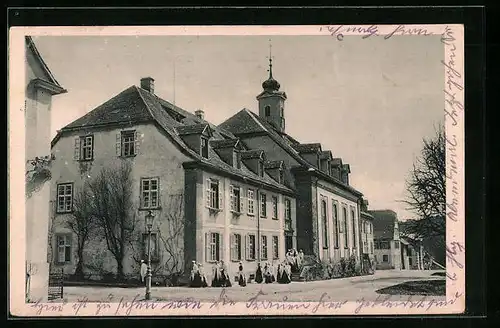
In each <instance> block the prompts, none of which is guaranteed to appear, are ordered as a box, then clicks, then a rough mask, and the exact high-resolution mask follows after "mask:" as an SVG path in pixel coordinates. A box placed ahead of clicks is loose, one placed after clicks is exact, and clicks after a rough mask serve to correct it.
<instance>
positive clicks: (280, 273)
mask: <svg viewBox="0 0 500 328" xmlns="http://www.w3.org/2000/svg"><path fill="white" fill-rule="evenodd" d="M282 276H283V264H282V263H278V270H277V271H276V281H277V282H278V283H279V284H281V280H282V279H283V277H282Z"/></svg>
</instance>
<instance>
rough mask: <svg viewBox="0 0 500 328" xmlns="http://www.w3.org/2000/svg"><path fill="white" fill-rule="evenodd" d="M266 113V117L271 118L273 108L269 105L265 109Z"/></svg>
mask: <svg viewBox="0 0 500 328" xmlns="http://www.w3.org/2000/svg"><path fill="white" fill-rule="evenodd" d="M264 112H265V113H264V114H265V115H266V117H268V116H271V106H269V105H267V106H266V107H264Z"/></svg>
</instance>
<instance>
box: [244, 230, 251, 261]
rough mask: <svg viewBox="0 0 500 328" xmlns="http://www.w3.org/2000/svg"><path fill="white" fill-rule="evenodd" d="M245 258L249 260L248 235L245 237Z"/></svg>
mask: <svg viewBox="0 0 500 328" xmlns="http://www.w3.org/2000/svg"><path fill="white" fill-rule="evenodd" d="M245 258H246V259H247V260H249V259H250V244H249V240H248V235H245Z"/></svg>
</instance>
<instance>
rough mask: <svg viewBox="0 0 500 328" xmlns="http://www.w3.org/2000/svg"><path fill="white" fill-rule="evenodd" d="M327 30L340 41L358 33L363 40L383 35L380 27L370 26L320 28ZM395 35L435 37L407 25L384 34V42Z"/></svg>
mask: <svg viewBox="0 0 500 328" xmlns="http://www.w3.org/2000/svg"><path fill="white" fill-rule="evenodd" d="M323 29H326V30H327V31H328V32H329V33H330V35H331V36H334V37H335V38H336V39H337V40H338V41H343V40H344V34H346V33H358V34H361V35H362V38H363V39H368V38H369V37H372V36H380V35H382V34H381V32H380V30H379V27H378V25H370V26H356V25H348V26H345V25H329V26H324V27H323V26H321V27H320V28H319V30H320V32H322V31H323ZM395 35H424V36H427V35H433V33H432V32H430V31H428V30H427V29H425V28H416V27H407V26H405V25H398V26H396V27H395V28H394V29H393V30H392V31H390V32H389V33H387V34H384V35H383V36H384V40H387V39H390V38H392V37H393V36H395Z"/></svg>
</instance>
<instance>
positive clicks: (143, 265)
mask: <svg viewBox="0 0 500 328" xmlns="http://www.w3.org/2000/svg"><path fill="white" fill-rule="evenodd" d="M147 273H148V265H147V264H146V263H145V262H144V260H141V282H144V281H145V278H146V274H147Z"/></svg>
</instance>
